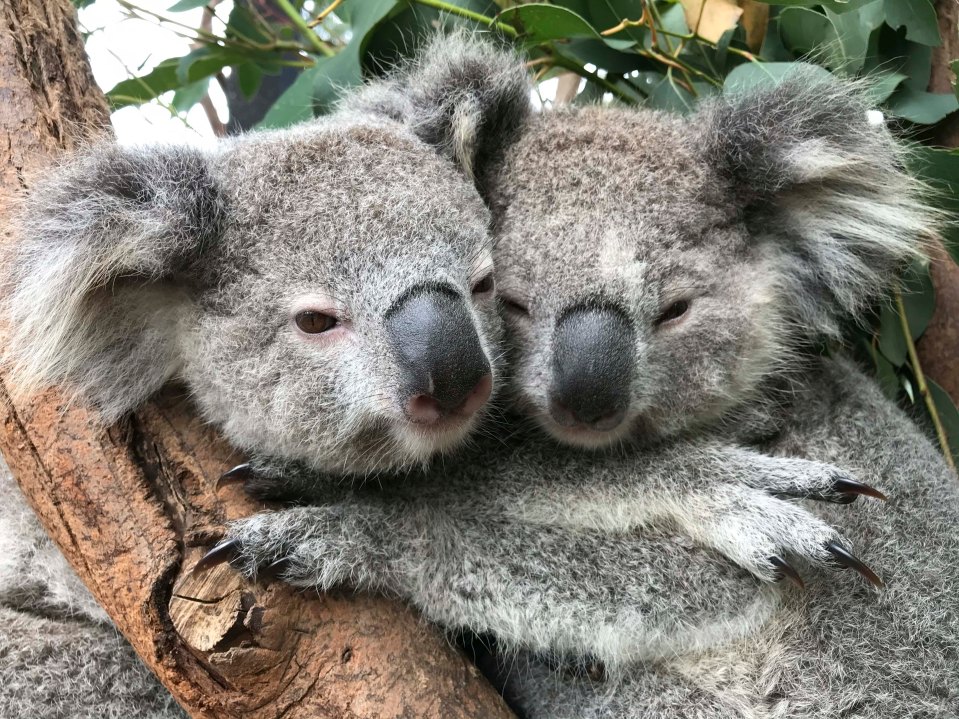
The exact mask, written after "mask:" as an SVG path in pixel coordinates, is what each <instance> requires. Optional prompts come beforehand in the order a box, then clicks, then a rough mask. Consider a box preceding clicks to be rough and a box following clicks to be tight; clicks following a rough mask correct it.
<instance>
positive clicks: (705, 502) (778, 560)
mask: <svg viewBox="0 0 959 719" xmlns="http://www.w3.org/2000/svg"><path fill="white" fill-rule="evenodd" d="M564 459H568V460H569V461H568V464H569V463H576V461H577V460H575V459H572V458H565V457H564ZM574 466H575V467H576V469H578V470H579V474H578V475H575V470H572V471H571V469H570V468H567V469H566V470H565V474H563V475H561V476H559V477H558V478H557V480H556V481H555V482H552V483H548V484H542V483H541V484H539V485H532V486H531V485H530V484H529V483H524V482H523V481H521V479H520V480H519V481H514V482H512V483H510V482H509V481H508V480H501V482H500V483H501V484H502V485H503V487H505V489H501V490H500V494H501V496H502V497H503V498H504V499H503V505H502V506H503V511H504V513H505V514H506V516H509V517H513V518H515V519H516V520H518V521H523V522H530V523H539V524H542V525H547V526H566V527H573V528H590V529H595V530H597V531H601V532H604V533H608V534H622V533H625V532H635V531H636V530H638V529H645V528H649V527H655V526H663V525H664V524H665V525H666V526H670V527H672V528H673V529H674V530H678V531H679V532H680V533H682V534H684V535H686V536H688V537H690V538H692V539H693V540H695V541H696V542H697V543H698V544H700V545H701V546H704V547H709V548H711V549H714V550H716V551H718V552H720V553H721V554H723V555H724V556H726V557H727V558H729V559H730V560H732V561H733V562H735V563H736V564H737V565H738V566H740V567H742V568H744V569H746V570H748V571H749V572H751V573H752V574H754V575H755V576H756V577H758V578H760V579H762V580H765V581H773V580H776V579H779V578H781V576H782V575H783V574H785V575H786V576H788V577H789V578H790V579H792V580H793V581H795V582H796V583H798V584H800V585H801V584H802V580H801V579H800V577H799V575H798V573H797V572H796V570H795V569H794V568H793V567H792V565H791V564H790V563H789V562H790V561H791V559H792V558H799V559H803V560H805V561H807V562H809V563H812V564H814V565H818V566H820V567H825V568H836V567H839V566H855V567H856V568H857V569H858V570H859V571H861V572H862V573H863V574H864V575H865V576H866V577H867V578H868V579H869V580H870V581H873V582H874V583H878V581H879V580H878V578H877V577H876V576H875V575H874V573H872V572H871V570H870V569H869V568H868V567H867V566H865V565H864V564H862V563H861V562H860V561H859V560H857V558H856V557H854V556H853V555H851V554H849V543H848V542H847V540H845V539H844V538H843V537H842V535H841V534H840V533H839V531H837V530H836V529H835V528H834V527H832V526H830V525H829V524H827V523H826V522H824V521H823V520H822V519H820V518H819V517H818V516H816V515H815V514H814V513H813V512H811V511H810V510H809V509H808V508H806V507H804V506H802V505H800V504H798V503H797V502H795V501H794V500H795V499H799V498H804V499H814V500H819V501H826V502H833V503H839V504H845V503H848V502H850V501H852V500H854V499H856V498H857V497H858V496H859V495H871V496H873V497H881V496H882V495H881V493H880V492H878V491H877V490H875V489H873V488H872V487H870V486H868V485H865V484H863V483H861V482H858V481H857V480H855V479H853V478H852V477H851V476H850V475H849V474H848V473H846V472H844V471H842V470H840V469H839V468H838V467H836V466H834V465H830V464H824V463H822V462H816V461H810V460H806V459H797V458H783V457H774V456H769V455H765V454H762V453H760V452H757V451H753V450H750V449H746V448H742V447H737V446H734V445H725V444H721V443H718V442H705V443H693V442H689V443H676V444H674V445H670V446H667V447H662V448H656V449H651V450H648V451H646V452H638V453H635V454H633V455H632V456H629V457H608V458H604V462H603V464H601V465H598V466H597V465H595V464H593V465H589V464H586V463H585V462H584V461H583V460H579V462H578V464H574ZM574 475H575V476H574Z"/></svg>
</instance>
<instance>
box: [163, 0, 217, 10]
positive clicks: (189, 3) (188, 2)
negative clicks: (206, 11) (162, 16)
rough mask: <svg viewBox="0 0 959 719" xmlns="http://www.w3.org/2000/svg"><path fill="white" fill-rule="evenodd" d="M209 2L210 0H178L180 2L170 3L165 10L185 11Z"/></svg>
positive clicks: (203, 5)
mask: <svg viewBox="0 0 959 719" xmlns="http://www.w3.org/2000/svg"><path fill="white" fill-rule="evenodd" d="M209 4H210V0H180V2H178V3H176V4H175V5H171V6H170V7H168V8H167V10H166V11H167V12H185V11H187V10H195V9H196V8H198V7H206V6H207V5H209Z"/></svg>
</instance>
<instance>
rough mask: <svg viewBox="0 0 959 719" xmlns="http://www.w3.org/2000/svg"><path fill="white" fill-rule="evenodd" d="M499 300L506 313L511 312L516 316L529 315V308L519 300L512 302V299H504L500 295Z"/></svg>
mask: <svg viewBox="0 0 959 719" xmlns="http://www.w3.org/2000/svg"><path fill="white" fill-rule="evenodd" d="M499 299H500V302H502V303H503V307H505V308H506V310H507V311H508V312H512V313H513V314H517V315H527V316H528V315H529V307H527V306H526V305H525V304H523V303H522V302H520V301H519V300H514V299H513V298H512V297H504V296H503V295H500V296H499Z"/></svg>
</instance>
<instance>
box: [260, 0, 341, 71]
mask: <svg viewBox="0 0 959 719" xmlns="http://www.w3.org/2000/svg"><path fill="white" fill-rule="evenodd" d="M274 2H275V3H276V5H277V7H279V8H280V10H282V11H283V12H285V13H286V16H287V17H288V18H290V22H292V23H293V24H294V25H295V26H296V29H297V30H299V31H300V33H301V34H302V35H303V37H304V39H305V40H306V41H307V42H308V43H310V46H311V47H312V48H313V51H314V52H318V53H320V55H325V56H326V57H332V56H333V55H335V54H336V53H335V52H333V50H331V49H330V48H328V47H327V46H326V44H325V43H324V42H323V41H322V40H320V36H319V35H317V34H316V33H315V32H313V28H311V27H310V26H309V25H307V24H306V20H304V19H303V16H302V15H300V12H299V10H297V9H296V8H295V7H293V5H292V4H291V3H290V0H274Z"/></svg>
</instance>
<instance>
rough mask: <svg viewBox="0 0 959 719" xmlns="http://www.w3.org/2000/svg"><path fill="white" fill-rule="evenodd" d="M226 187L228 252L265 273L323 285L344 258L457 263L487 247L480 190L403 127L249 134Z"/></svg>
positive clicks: (223, 181)
mask: <svg viewBox="0 0 959 719" xmlns="http://www.w3.org/2000/svg"><path fill="white" fill-rule="evenodd" d="M218 180H219V183H220V185H221V186H222V191H223V194H224V201H225V205H226V208H227V212H226V215H227V223H228V228H227V233H228V235H229V237H228V239H227V241H226V244H227V245H228V246H227V247H226V248H225V249H226V251H228V252H229V253H230V254H231V255H233V261H234V262H240V261H242V260H243V259H244V257H245V258H246V259H247V260H248V262H249V263H250V264H252V265H254V266H255V267H256V269H258V270H261V271H264V272H266V271H271V270H275V271H276V272H280V271H282V272H284V273H287V274H294V275H295V274H301V275H303V276H310V277H317V276H318V275H322V274H323V273H324V271H330V272H332V271H333V270H334V269H336V270H339V271H342V269H343V267H344V260H345V258H348V259H349V262H350V264H352V265H355V266H374V265H385V264H389V262H390V261H396V260H397V259H398V258H404V257H405V258H408V261H409V262H410V263H417V262H419V263H424V262H426V261H428V260H429V259H430V258H432V259H433V261H446V262H452V261H454V260H455V259H456V258H458V257H471V256H473V255H475V254H476V252H477V250H476V246H477V243H482V242H484V241H485V239H486V233H487V228H488V214H487V210H486V208H485V206H484V205H483V203H482V201H481V200H480V198H479V196H478V195H477V194H476V192H475V190H474V189H473V188H472V186H471V185H470V184H469V183H468V182H467V181H466V179H465V178H464V177H463V176H462V175H461V174H460V173H459V172H458V171H457V170H456V169H455V168H454V167H453V165H452V163H449V162H447V161H444V160H443V159H442V158H440V157H439V156H438V155H437V153H436V152H435V151H434V150H433V149H432V148H430V147H429V146H427V145H426V144H425V143H422V142H420V141H419V140H417V139H416V138H415V137H413V136H412V135H411V134H410V133H408V132H407V131H406V130H405V129H403V128H402V127H401V126H399V125H398V124H391V123H375V122H371V123H368V124H367V123H356V122H347V121H343V120H338V119H334V120H326V121H317V122H314V123H308V124H306V125H303V126H299V127H296V128H292V129H290V130H284V131H279V132H270V133H262V134H253V135H249V136H247V137H246V138H244V139H242V140H240V141H237V142H236V143H235V144H233V145H232V146H231V147H229V149H228V150H227V151H226V152H224V153H223V155H222V156H221V158H220V161H219V164H218ZM260 265H262V267H260ZM321 279H322V278H321Z"/></svg>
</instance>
